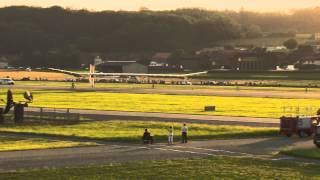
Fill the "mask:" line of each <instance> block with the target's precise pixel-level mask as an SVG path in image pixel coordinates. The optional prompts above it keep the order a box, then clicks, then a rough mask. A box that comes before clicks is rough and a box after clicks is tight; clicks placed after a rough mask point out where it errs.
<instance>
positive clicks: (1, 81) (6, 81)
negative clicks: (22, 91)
mask: <svg viewBox="0 0 320 180" xmlns="http://www.w3.org/2000/svg"><path fill="white" fill-rule="evenodd" d="M0 84H1V85H14V81H13V80H12V79H11V78H0Z"/></svg>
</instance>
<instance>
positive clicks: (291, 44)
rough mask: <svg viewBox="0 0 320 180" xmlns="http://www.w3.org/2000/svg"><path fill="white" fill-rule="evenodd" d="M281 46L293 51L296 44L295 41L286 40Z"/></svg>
mask: <svg viewBox="0 0 320 180" xmlns="http://www.w3.org/2000/svg"><path fill="white" fill-rule="evenodd" d="M283 45H284V46H285V47H286V48H288V49H295V48H296V47H297V46H298V42H297V40H295V39H288V40H286V41H284V42H283Z"/></svg>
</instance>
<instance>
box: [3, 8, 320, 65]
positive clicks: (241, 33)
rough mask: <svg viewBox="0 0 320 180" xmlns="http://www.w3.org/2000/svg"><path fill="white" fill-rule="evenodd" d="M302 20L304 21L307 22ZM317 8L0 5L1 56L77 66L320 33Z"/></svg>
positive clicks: (23, 62) (31, 62) (22, 62)
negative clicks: (90, 58) (116, 55)
mask: <svg viewBox="0 0 320 180" xmlns="http://www.w3.org/2000/svg"><path fill="white" fill-rule="evenodd" d="M305 19H308V21H306V20H305ZM319 19H320V8H315V9H312V10H299V11H296V12H295V13H293V14H290V15H283V14H275V13H253V12H247V11H240V12H233V11H206V10H201V9H179V10H175V11H149V10H143V11H139V12H127V11H101V12H92V11H88V10H72V9H64V8H61V7H58V6H54V7H50V8H37V7H25V6H13V7H5V8H0V30H1V33H0V54H15V55H18V56H19V59H18V61H17V62H16V64H20V65H29V66H60V67H76V66H78V65H79V63H80V60H79V59H80V54H81V53H82V52H84V53H92V52H97V53H110V52H156V51H174V50H176V49H186V50H190V49H197V48H201V47H207V46H210V44H212V43H213V42H217V41H221V40H229V39H235V38H241V37H242V38H252V37H259V36H261V35H262V33H264V32H269V33H280V34H281V33H282V34H281V35H283V34H284V35H288V36H291V35H292V33H296V32H311V31H312V32H316V31H320V21H318V20H319Z"/></svg>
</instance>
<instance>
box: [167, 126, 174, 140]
mask: <svg viewBox="0 0 320 180" xmlns="http://www.w3.org/2000/svg"><path fill="white" fill-rule="evenodd" d="M173 131H174V129H173V126H170V127H169V129H168V144H173Z"/></svg>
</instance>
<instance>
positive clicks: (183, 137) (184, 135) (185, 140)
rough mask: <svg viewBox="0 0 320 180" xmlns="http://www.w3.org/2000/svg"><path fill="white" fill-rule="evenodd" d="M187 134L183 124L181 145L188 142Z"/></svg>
mask: <svg viewBox="0 0 320 180" xmlns="http://www.w3.org/2000/svg"><path fill="white" fill-rule="evenodd" d="M187 133H188V127H187V125H186V124H183V126H182V128H181V136H182V143H187V142H188V140H187V139H188V138H187Z"/></svg>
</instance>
